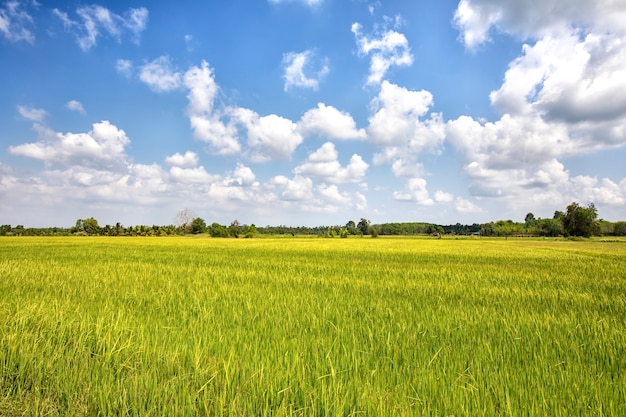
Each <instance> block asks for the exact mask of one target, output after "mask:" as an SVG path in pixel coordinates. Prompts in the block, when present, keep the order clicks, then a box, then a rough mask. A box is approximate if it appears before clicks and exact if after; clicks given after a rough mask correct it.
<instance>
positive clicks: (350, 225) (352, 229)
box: [346, 220, 358, 235]
mask: <svg viewBox="0 0 626 417" xmlns="http://www.w3.org/2000/svg"><path fill="white" fill-rule="evenodd" d="M346 229H347V230H348V233H350V234H351V235H356V234H357V233H358V232H357V228H356V223H354V222H353V221H352V220H350V221H349V222H348V223H346Z"/></svg>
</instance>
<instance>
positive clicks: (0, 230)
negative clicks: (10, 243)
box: [0, 224, 11, 236]
mask: <svg viewBox="0 0 626 417" xmlns="http://www.w3.org/2000/svg"><path fill="white" fill-rule="evenodd" d="M7 233H11V225H10V224H3V225H2V226H0V236H6V235H7Z"/></svg>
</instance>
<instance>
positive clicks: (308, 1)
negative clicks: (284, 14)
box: [268, 0, 324, 7]
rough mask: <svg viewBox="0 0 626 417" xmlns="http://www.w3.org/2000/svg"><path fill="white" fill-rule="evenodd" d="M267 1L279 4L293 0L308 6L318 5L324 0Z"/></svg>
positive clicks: (289, 0)
mask: <svg viewBox="0 0 626 417" xmlns="http://www.w3.org/2000/svg"><path fill="white" fill-rule="evenodd" d="M268 1H269V2H270V3H272V4H280V3H285V2H292V1H295V2H299V3H303V4H305V5H306V6H309V7H315V6H319V5H320V4H322V2H323V1H324V0H268Z"/></svg>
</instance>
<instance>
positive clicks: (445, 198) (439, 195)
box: [435, 190, 454, 203]
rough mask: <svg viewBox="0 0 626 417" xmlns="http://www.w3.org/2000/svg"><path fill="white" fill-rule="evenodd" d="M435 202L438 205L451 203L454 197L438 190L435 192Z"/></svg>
mask: <svg viewBox="0 0 626 417" xmlns="http://www.w3.org/2000/svg"><path fill="white" fill-rule="evenodd" d="M435 201H436V202H437V203H451V202H452V201H454V196H453V195H452V194H450V193H447V192H445V191H441V190H437V191H435Z"/></svg>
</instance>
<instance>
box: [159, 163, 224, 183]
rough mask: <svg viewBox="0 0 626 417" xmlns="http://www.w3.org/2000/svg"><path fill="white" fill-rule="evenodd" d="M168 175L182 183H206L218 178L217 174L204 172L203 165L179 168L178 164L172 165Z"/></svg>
mask: <svg viewBox="0 0 626 417" xmlns="http://www.w3.org/2000/svg"><path fill="white" fill-rule="evenodd" d="M170 175H171V176H172V179H173V180H174V181H177V182H181V183H184V184H205V185H208V184H211V183H212V182H214V181H216V180H218V179H220V177H219V176H218V175H211V174H209V173H208V172H206V170H205V169H204V167H203V166H199V167H195V168H181V167H179V166H173V167H171V168H170Z"/></svg>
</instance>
